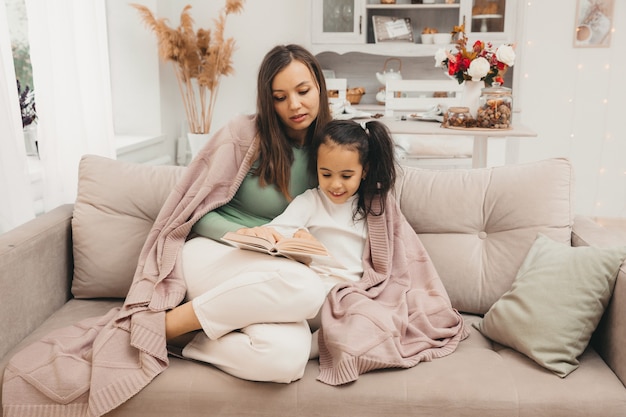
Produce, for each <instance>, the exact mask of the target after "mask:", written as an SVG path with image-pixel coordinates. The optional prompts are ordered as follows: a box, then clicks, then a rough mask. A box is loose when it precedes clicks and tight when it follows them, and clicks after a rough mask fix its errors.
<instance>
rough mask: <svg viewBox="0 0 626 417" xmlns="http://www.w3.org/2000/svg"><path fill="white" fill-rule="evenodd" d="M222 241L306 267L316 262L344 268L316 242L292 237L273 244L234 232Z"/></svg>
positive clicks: (259, 238) (226, 235) (223, 237)
mask: <svg viewBox="0 0 626 417" xmlns="http://www.w3.org/2000/svg"><path fill="white" fill-rule="evenodd" d="M222 240H223V241H224V242H226V243H228V244H230V245H232V246H235V247H237V248H239V249H246V250H251V251H255V252H261V253H266V254H268V255H272V256H282V257H284V258H289V259H293V260H294V261H298V262H301V263H303V264H305V265H309V264H311V262H313V261H315V262H316V263H320V264H323V265H326V266H332V267H337V268H340V267H342V265H341V263H339V262H338V261H337V260H336V259H335V258H333V257H332V256H331V255H330V254H329V253H328V250H327V249H326V247H325V246H324V245H323V244H322V243H320V242H318V241H316V240H309V239H301V238H297V237H290V238H284V239H282V240H281V241H280V242H276V243H272V242H270V241H269V240H267V239H264V238H262V237H258V236H246V235H240V234H237V233H233V232H228V233H226V234H225V235H224V236H222Z"/></svg>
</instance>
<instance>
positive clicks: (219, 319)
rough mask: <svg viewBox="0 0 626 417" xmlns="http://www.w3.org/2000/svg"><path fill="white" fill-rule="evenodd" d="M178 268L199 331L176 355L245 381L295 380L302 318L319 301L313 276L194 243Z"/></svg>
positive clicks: (307, 336) (301, 353) (305, 331)
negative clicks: (181, 269)
mask: <svg viewBox="0 0 626 417" xmlns="http://www.w3.org/2000/svg"><path fill="white" fill-rule="evenodd" d="M182 262H183V271H184V274H185V281H186V284H187V298H188V299H190V300H192V305H193V308H194V311H195V313H196V316H197V317H198V320H199V321H200V323H201V325H202V329H203V330H204V332H200V333H198V334H197V335H196V336H195V337H194V339H193V340H192V341H191V342H190V343H189V344H188V345H187V346H186V347H185V348H184V349H183V356H185V357H187V358H191V359H196V360H200V361H203V362H208V363H211V364H212V365H214V366H216V367H218V368H220V369H222V370H223V371H225V372H227V373H229V374H231V375H234V376H237V377H239V378H243V379H248V380H253V381H272V382H283V383H289V382H292V381H295V380H297V379H300V378H301V377H302V375H303V374H304V368H305V366H306V364H307V362H308V360H309V354H310V350H311V340H312V339H311V329H310V328H309V325H308V323H307V319H313V318H314V317H315V316H316V315H317V313H318V311H319V309H320V307H321V305H322V303H323V302H324V298H325V297H326V289H325V286H324V285H323V283H322V281H321V279H320V277H319V276H318V275H317V274H316V273H315V272H313V271H312V270H311V269H309V268H308V267H307V266H305V265H302V264H300V263H297V262H295V261H291V260H288V259H284V258H277V257H272V256H268V255H265V254H260V253H255V252H251V251H246V250H241V249H236V248H232V247H229V246H226V245H223V244H221V243H218V242H215V241H213V240H211V239H207V238H201V237H198V238H194V239H191V240H190V241H188V242H187V243H185V246H184V248H183V259H182Z"/></svg>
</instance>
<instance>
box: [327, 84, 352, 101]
mask: <svg viewBox="0 0 626 417" xmlns="http://www.w3.org/2000/svg"><path fill="white" fill-rule="evenodd" d="M326 90H328V91H332V90H337V91H339V95H338V97H329V98H328V101H329V102H330V103H331V104H333V103H337V102H339V103H344V102H345V101H346V92H347V90H348V80H347V79H346V78H326Z"/></svg>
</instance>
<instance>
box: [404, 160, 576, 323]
mask: <svg viewBox="0 0 626 417" xmlns="http://www.w3.org/2000/svg"><path fill="white" fill-rule="evenodd" d="M396 197H397V198H398V200H399V203H400V207H401V209H402V212H403V213H404V215H405V216H406V217H407V219H408V221H409V222H410V223H411V225H412V226H413V229H414V230H415V231H416V232H417V233H418V235H419V237H420V239H421V240H422V242H423V244H424V246H425V247H426V249H427V251H428V253H429V255H430V257H431V258H432V260H433V262H434V264H435V266H436V268H437V271H438V272H439V275H440V276H441V279H442V281H443V283H444V285H445V287H446V289H447V291H448V294H449V296H450V299H451V301H452V305H453V306H454V307H455V308H457V309H458V310H460V311H463V312H467V313H475V314H484V313H486V312H487V310H488V309H489V307H491V305H492V304H493V303H494V302H496V301H497V300H498V299H499V298H500V296H502V294H504V292H506V291H508V290H509V289H510V288H511V285H512V283H513V281H514V279H515V276H516V274H517V271H518V269H519V267H520V265H521V264H522V261H523V260H524V259H525V257H526V255H527V253H528V250H529V249H530V247H531V245H532V243H533V242H534V241H535V238H536V236H537V233H543V234H545V235H547V236H548V237H550V238H552V239H553V240H556V241H559V242H562V243H565V244H568V245H569V244H571V228H572V224H573V217H574V210H573V207H572V204H573V172H572V167H571V164H570V162H569V161H568V160H566V159H549V160H544V161H539V162H532V163H526V164H516V165H506V166H501V167H494V168H483V169H458V170H429V169H420V168H411V167H406V168H403V169H402V173H401V175H400V176H399V178H398V182H397V184H396Z"/></svg>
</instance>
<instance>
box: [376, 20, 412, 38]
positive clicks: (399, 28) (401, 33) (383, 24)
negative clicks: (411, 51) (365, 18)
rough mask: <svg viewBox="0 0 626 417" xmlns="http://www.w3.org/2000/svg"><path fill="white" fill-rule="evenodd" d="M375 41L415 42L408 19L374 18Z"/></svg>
mask: <svg viewBox="0 0 626 417" xmlns="http://www.w3.org/2000/svg"><path fill="white" fill-rule="evenodd" d="M372 26H373V28H374V39H375V41H376V43H379V42H411V43H412V42H414V38H413V27H412V26H411V19H410V18H408V17H392V16H372Z"/></svg>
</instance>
